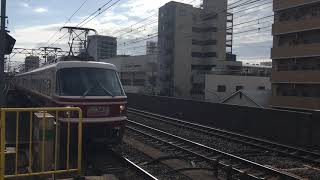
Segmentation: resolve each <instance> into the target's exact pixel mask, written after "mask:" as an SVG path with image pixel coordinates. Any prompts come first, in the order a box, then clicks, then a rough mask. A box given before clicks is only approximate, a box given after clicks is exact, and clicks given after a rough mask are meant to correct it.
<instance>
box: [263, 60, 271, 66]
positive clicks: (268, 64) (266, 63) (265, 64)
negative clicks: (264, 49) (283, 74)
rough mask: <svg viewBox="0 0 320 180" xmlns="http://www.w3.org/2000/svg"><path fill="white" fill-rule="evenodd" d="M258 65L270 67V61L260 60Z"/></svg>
mask: <svg viewBox="0 0 320 180" xmlns="http://www.w3.org/2000/svg"><path fill="white" fill-rule="evenodd" d="M260 66H269V67H272V61H266V62H261V63H260Z"/></svg>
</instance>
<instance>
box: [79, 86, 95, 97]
mask: <svg viewBox="0 0 320 180" xmlns="http://www.w3.org/2000/svg"><path fill="white" fill-rule="evenodd" d="M96 86H97V84H95V85H93V86H91V87H90V88H88V89H87V90H86V92H84V93H83V94H82V97H86V96H87V95H88V93H89V92H90V91H91V90H92V89H93V88H94V87H96Z"/></svg>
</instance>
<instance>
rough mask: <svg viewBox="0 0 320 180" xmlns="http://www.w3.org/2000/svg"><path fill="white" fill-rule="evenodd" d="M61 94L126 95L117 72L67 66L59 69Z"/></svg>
mask: <svg viewBox="0 0 320 180" xmlns="http://www.w3.org/2000/svg"><path fill="white" fill-rule="evenodd" d="M57 80H58V88H57V91H58V94H59V95H61V96H113V97H114V96H124V95H125V94H124V92H123V89H122V86H121V83H120V80H119V77H118V75H117V72H116V71H114V70H110V69H99V68H66V69H61V70H59V71H58V78H57Z"/></svg>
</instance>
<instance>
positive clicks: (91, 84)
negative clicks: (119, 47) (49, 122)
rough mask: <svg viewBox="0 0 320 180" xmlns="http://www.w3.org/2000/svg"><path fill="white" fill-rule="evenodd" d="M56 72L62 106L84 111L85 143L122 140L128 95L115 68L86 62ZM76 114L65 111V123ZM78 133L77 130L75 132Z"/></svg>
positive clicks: (113, 144)
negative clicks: (78, 108)
mask: <svg viewBox="0 0 320 180" xmlns="http://www.w3.org/2000/svg"><path fill="white" fill-rule="evenodd" d="M84 64H85V65H86V67H81V66H79V65H76V66H75V67H65V68H61V69H59V70H58V71H57V73H56V74H57V83H56V84H57V87H56V89H57V90H56V91H57V92H56V93H57V97H56V98H57V100H58V102H59V103H60V105H63V106H71V107H72V106H74V107H80V108H81V109H82V111H83V132H84V133H83V142H84V144H87V145H89V144H90V145H92V144H93V145H98V144H104V145H108V146H115V145H117V144H120V143H121V142H122V137H123V133H124V128H125V122H126V120H127V117H126V104H127V97H126V95H125V92H124V90H123V88H122V85H121V82H120V79H119V76H118V73H117V71H116V69H115V67H114V66H113V65H111V64H107V63H87V64H86V63H85V62H84ZM75 117H76V115H72V114H65V115H63V118H60V120H61V121H62V123H63V124H65V125H66V124H67V123H68V122H71V123H72V124H73V125H72V127H74V132H76V131H75V129H76V128H77V121H78V119H77V118H75ZM74 134H76V133H74Z"/></svg>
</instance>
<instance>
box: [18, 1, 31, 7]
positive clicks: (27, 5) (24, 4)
mask: <svg viewBox="0 0 320 180" xmlns="http://www.w3.org/2000/svg"><path fill="white" fill-rule="evenodd" d="M20 6H22V7H25V8H30V5H29V4H28V3H26V2H23V3H20Z"/></svg>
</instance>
